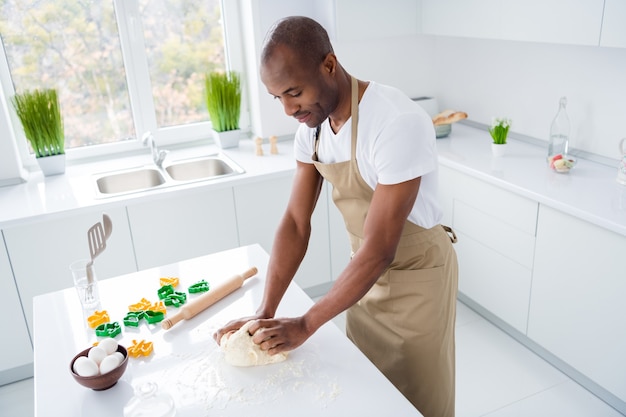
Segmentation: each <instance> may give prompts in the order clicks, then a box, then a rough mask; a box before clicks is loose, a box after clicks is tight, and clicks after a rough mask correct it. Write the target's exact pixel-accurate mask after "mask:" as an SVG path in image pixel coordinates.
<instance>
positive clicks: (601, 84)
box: [423, 36, 626, 166]
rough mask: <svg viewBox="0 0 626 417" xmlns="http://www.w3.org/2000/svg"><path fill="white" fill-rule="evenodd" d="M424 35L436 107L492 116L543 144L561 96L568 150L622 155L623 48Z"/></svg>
mask: <svg viewBox="0 0 626 417" xmlns="http://www.w3.org/2000/svg"><path fill="white" fill-rule="evenodd" d="M423 37H426V36H423ZM429 38H430V39H432V41H433V42H434V48H433V49H434V51H435V56H434V59H433V66H434V68H433V71H434V73H435V74H436V77H437V79H436V83H437V96H438V100H439V102H440V107H446V108H454V109H458V110H463V111H466V112H467V113H468V114H469V118H470V119H471V120H474V121H477V122H480V123H485V124H489V123H490V121H491V117H492V116H507V117H510V118H512V119H513V126H512V128H511V130H512V131H514V132H518V133H522V134H525V135H528V136H532V137H534V138H537V139H541V140H545V141H546V143H547V136H548V133H549V129H550V123H551V121H552V119H553V118H554V116H555V115H556V112H557V109H558V101H559V97H561V96H567V98H568V114H569V117H570V120H571V122H572V134H571V139H570V140H571V146H573V147H574V148H578V149H582V150H584V151H587V152H591V153H594V154H597V155H602V156H605V157H609V158H613V159H617V158H618V157H619V153H618V142H619V140H620V138H622V137H626V126H625V125H624V120H626V49H624V48H604V47H597V46H595V47H594V46H574V45H557V44H546V43H535V42H514V41H501V40H484V39H470V38H454V37H443V36H442V37H432V36H431V37H429ZM616 166H617V165H616Z"/></svg>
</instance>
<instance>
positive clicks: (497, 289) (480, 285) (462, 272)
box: [455, 232, 532, 334]
mask: <svg viewBox="0 0 626 417" xmlns="http://www.w3.org/2000/svg"><path fill="white" fill-rule="evenodd" d="M457 236H458V238H459V240H458V242H457V243H456V244H455V249H456V252H457V256H458V260H459V292H461V293H463V294H465V295H466V296H468V297H469V298H471V299H472V300H474V301H475V302H476V303H478V304H480V305H481V306H483V307H484V308H486V309H487V310H489V311H491V312H492V313H493V314H495V315H496V316H497V317H499V318H501V319H502V320H504V321H505V322H507V323H508V324H510V325H511V326H513V327H514V328H515V329H517V330H519V331H520V332H521V333H523V334H526V325H527V321H528V302H529V297H530V287H531V279H532V270H531V269H530V268H526V267H524V266H522V265H521V264H519V263H518V262H515V261H513V260H511V259H510V258H508V257H506V256H504V255H502V254H500V253H498V252H497V251H495V250H493V249H491V248H490V247H488V246H486V245H483V244H482V243H480V242H478V241H477V240H474V239H473V238H472V237H470V236H468V235H466V234H464V233H462V232H457Z"/></svg>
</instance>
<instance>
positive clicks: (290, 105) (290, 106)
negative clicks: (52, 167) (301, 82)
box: [283, 99, 300, 117]
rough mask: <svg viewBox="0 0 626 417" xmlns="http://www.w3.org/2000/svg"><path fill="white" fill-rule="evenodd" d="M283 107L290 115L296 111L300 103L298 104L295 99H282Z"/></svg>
mask: <svg viewBox="0 0 626 417" xmlns="http://www.w3.org/2000/svg"><path fill="white" fill-rule="evenodd" d="M283 108H284V109H285V114H286V115H287V116H290V117H291V116H293V115H294V114H296V113H298V111H299V110H300V105H298V103H296V102H295V100H290V99H283Z"/></svg>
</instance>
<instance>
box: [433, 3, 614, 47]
mask: <svg viewBox="0 0 626 417" xmlns="http://www.w3.org/2000/svg"><path fill="white" fill-rule="evenodd" d="M615 1H620V0H615ZM603 8H604V0H587V1H577V2H571V1H568V0H422V19H423V20H422V30H423V33H425V34H432V35H444V36H464V37H473V38H486V39H503V40H513V41H530V42H550V43H560V44H575V45H591V46H597V45H598V42H599V39H600V29H601V28H602V13H603Z"/></svg>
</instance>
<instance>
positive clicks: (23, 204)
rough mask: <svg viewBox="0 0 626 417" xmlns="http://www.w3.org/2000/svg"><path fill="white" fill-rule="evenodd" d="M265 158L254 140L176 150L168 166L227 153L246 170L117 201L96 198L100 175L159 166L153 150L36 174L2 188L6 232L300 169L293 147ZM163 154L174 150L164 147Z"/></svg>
mask: <svg viewBox="0 0 626 417" xmlns="http://www.w3.org/2000/svg"><path fill="white" fill-rule="evenodd" d="M264 148H265V149H264V151H265V154H264V155H263V156H256V155H255V145H254V143H253V142H252V140H250V139H247V140H242V141H240V145H239V148H233V149H226V150H223V151H222V150H220V149H219V148H218V147H217V146H216V145H204V146H193V147H189V148H183V149H174V150H171V152H170V154H169V155H168V157H167V159H166V163H165V165H167V164H168V163H169V162H171V161H175V160H182V159H188V158H199V157H203V156H206V155H212V154H216V153H219V152H223V153H224V154H226V155H227V156H228V157H230V158H231V159H232V160H233V161H234V162H235V163H237V164H238V165H240V166H241V167H243V168H244V170H245V173H243V174H241V175H234V176H226V177H223V178H216V179H212V180H208V181H198V182H192V183H188V184H183V185H176V186H172V187H166V188H160V189H154V190H149V191H143V192H137V193H131V194H125V195H120V196H114V197H107V198H102V199H98V198H96V197H97V195H96V183H95V180H94V178H93V176H94V175H95V174H99V173H105V172H110V171H116V170H126V169H131V168H135V167H141V166H150V165H152V166H153V163H152V159H151V156H150V152H149V150H148V149H147V148H146V149H145V152H143V153H141V154H139V155H136V156H129V157H122V158H116V159H114V160H111V159H106V160H103V161H98V162H89V163H80V164H68V166H67V167H66V171H65V174H63V175H55V176H51V177H44V176H43V174H42V173H41V172H40V171H37V172H33V173H32V174H31V175H30V178H29V180H28V181H27V182H25V183H23V184H18V185H11V186H6V187H0V229H1V228H3V227H5V226H10V225H14V224H22V223H27V222H30V221H39V220H43V219H46V218H49V217H53V216H64V215H71V213H72V212H76V211H77V210H82V209H91V210H93V208H96V207H101V208H102V210H105V209H106V208H107V207H112V206H123V205H125V204H126V203H127V202H128V201H135V202H137V201H141V202H147V201H151V200H154V199H158V198H160V197H162V196H163V195H164V194H166V193H169V195H172V193H186V192H197V191H198V190H199V189H202V188H206V187H224V186H231V185H233V184H235V183H236V184H243V183H246V182H253V181H255V180H256V179H257V178H259V177H261V176H262V177H263V178H265V179H267V178H270V177H271V176H272V175H276V176H284V175H286V174H287V173H289V172H292V171H293V170H294V169H295V167H296V162H295V160H294V158H293V142H292V141H285V142H279V143H278V151H279V154H278V155H271V154H270V153H269V145H268V144H265V145H264ZM163 149H168V147H167V146H164V147H163Z"/></svg>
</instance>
